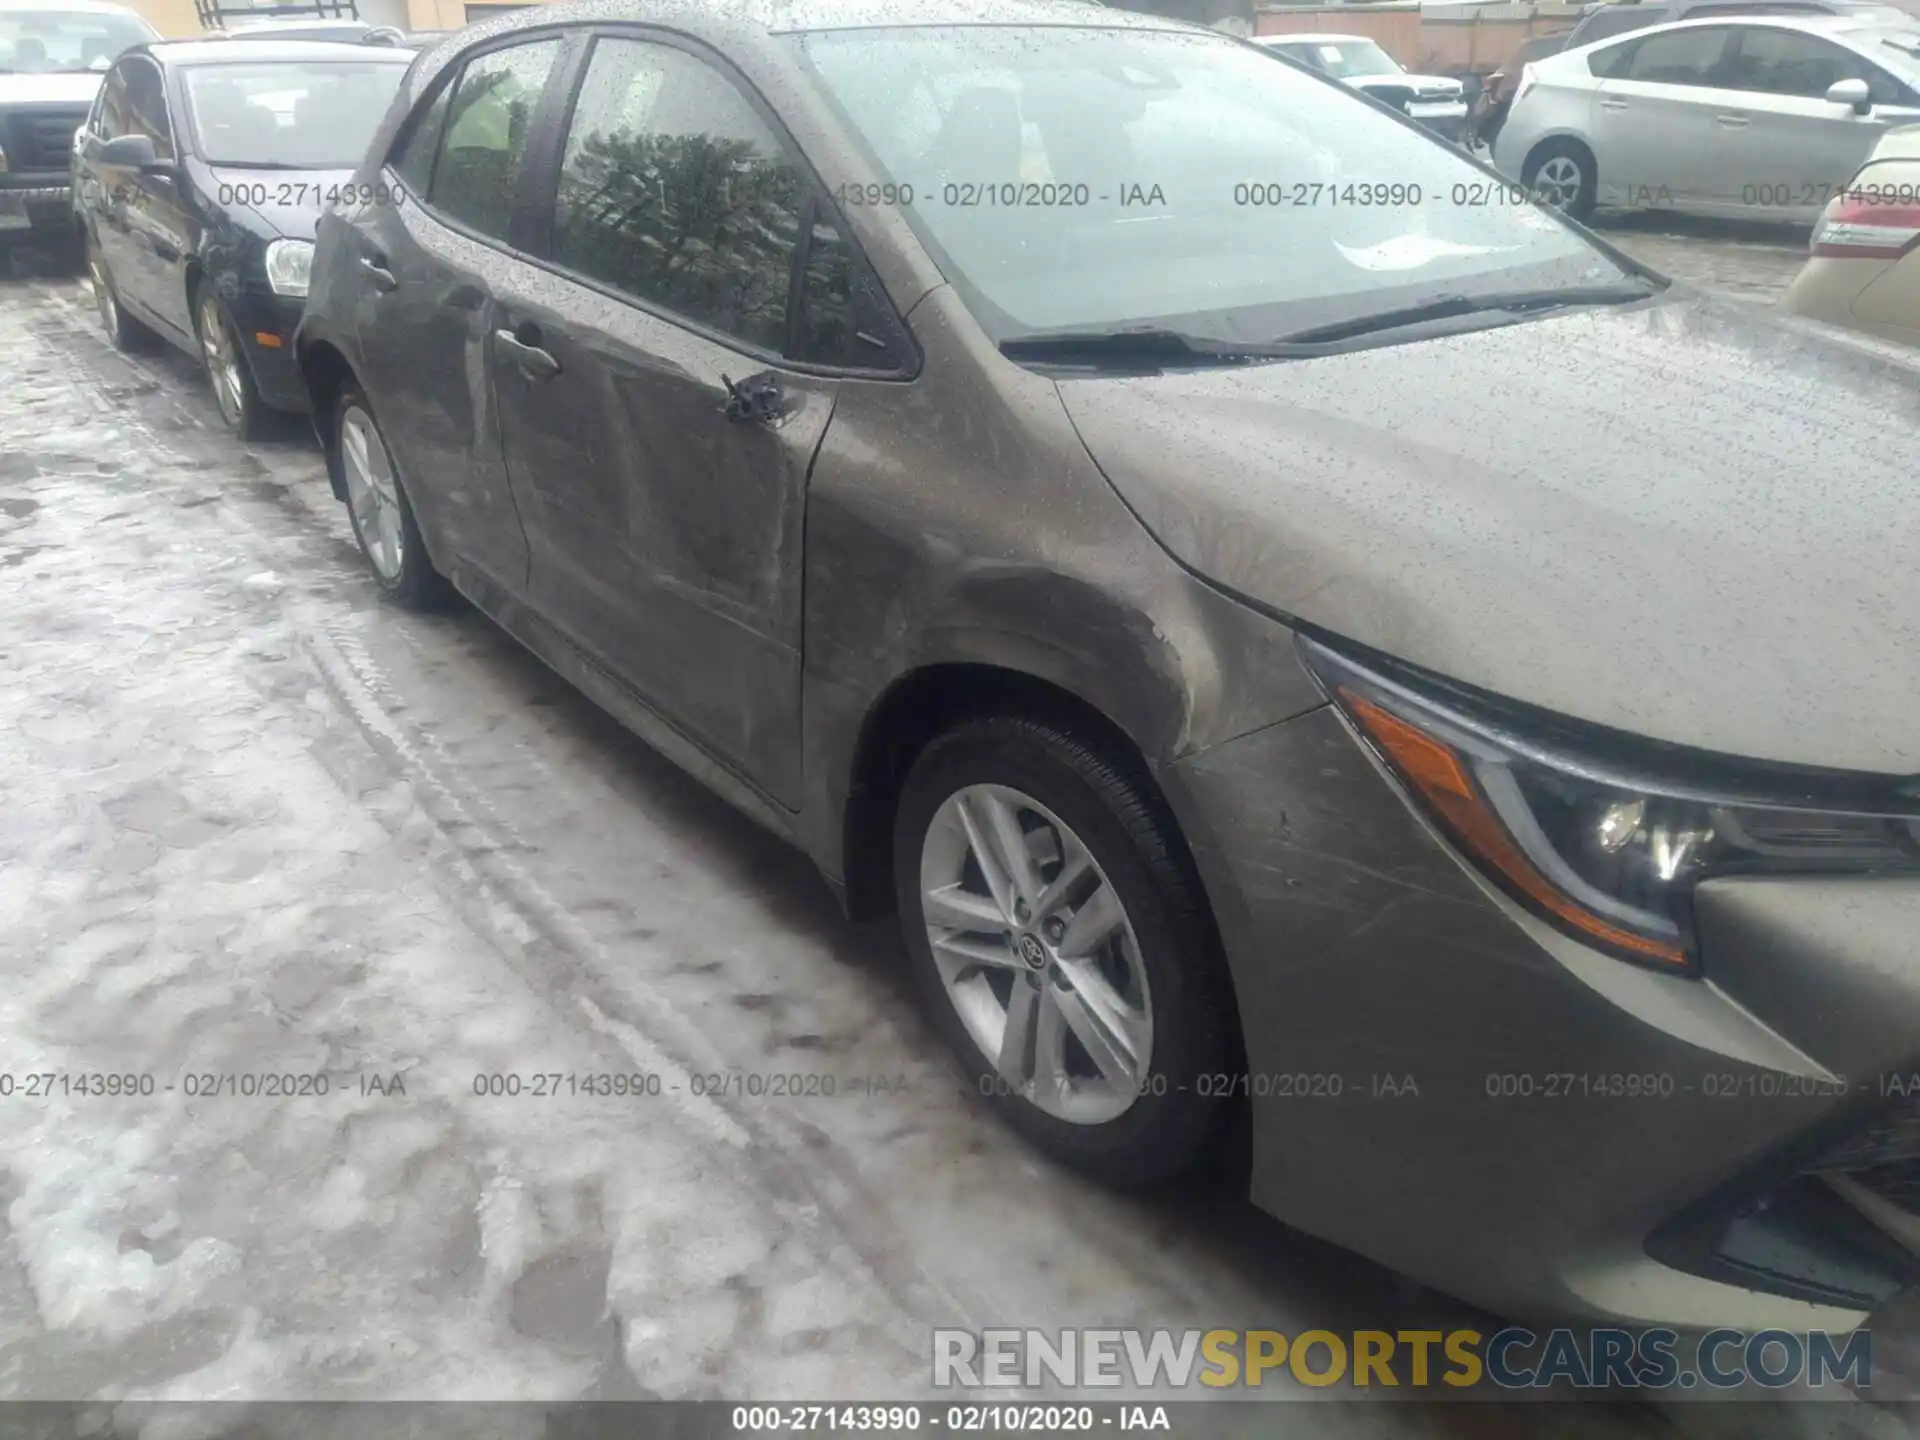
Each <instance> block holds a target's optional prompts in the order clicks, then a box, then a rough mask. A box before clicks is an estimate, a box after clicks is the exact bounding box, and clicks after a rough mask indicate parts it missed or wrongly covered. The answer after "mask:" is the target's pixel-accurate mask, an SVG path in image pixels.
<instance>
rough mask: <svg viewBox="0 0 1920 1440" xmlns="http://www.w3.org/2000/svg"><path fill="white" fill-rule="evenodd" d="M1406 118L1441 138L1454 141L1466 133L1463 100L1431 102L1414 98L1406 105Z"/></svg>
mask: <svg viewBox="0 0 1920 1440" xmlns="http://www.w3.org/2000/svg"><path fill="white" fill-rule="evenodd" d="M1407 118H1408V119H1410V120H1412V121H1414V122H1415V123H1416V124H1419V125H1421V126H1424V127H1425V128H1426V129H1428V130H1431V131H1433V133H1434V134H1436V135H1438V136H1440V137H1441V138H1442V139H1444V140H1452V141H1454V142H1455V143H1458V142H1459V140H1460V138H1461V136H1463V135H1465V134H1466V133H1467V104H1466V101H1464V100H1450V101H1442V102H1431V103H1423V102H1421V101H1418V100H1416V101H1414V102H1413V103H1412V104H1410V105H1409V106H1407Z"/></svg>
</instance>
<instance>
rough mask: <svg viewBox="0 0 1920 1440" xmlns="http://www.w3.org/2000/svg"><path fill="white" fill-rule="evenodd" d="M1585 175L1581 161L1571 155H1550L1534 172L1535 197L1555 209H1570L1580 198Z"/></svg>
mask: <svg viewBox="0 0 1920 1440" xmlns="http://www.w3.org/2000/svg"><path fill="white" fill-rule="evenodd" d="M1584 179H1585V177H1584V176H1583V175H1582V174H1581V171H1580V162H1579V161H1578V160H1576V159H1574V158H1573V157H1572V156H1571V155H1550V156H1548V157H1547V163H1546V164H1544V165H1542V166H1541V167H1540V168H1539V169H1538V170H1536V171H1534V174H1533V198H1534V199H1535V200H1538V201H1539V202H1540V203H1541V204H1542V205H1551V206H1552V207H1553V208H1554V209H1555V210H1566V209H1569V208H1570V207H1571V206H1572V205H1573V203H1574V202H1575V201H1576V200H1578V199H1579V198H1580V186H1581V183H1582V182H1583V180H1584Z"/></svg>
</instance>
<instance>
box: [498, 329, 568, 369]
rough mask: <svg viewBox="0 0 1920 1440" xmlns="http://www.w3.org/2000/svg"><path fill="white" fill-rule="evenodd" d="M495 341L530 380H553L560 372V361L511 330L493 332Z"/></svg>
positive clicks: (501, 351)
mask: <svg viewBox="0 0 1920 1440" xmlns="http://www.w3.org/2000/svg"><path fill="white" fill-rule="evenodd" d="M493 343H494V344H495V345H498V346H499V347H500V353H501V354H502V355H504V356H506V357H507V358H508V359H509V360H511V361H513V363H514V364H516V365H518V366H519V367H520V369H521V372H522V373H523V374H524V375H526V377H527V378H528V379H529V380H551V379H553V377H554V376H556V375H558V374H559V373H560V362H559V361H558V360H556V359H554V358H553V356H552V355H551V354H549V353H548V352H547V351H545V350H542V349H541V348H540V347H539V346H538V345H530V344H528V343H527V342H526V341H525V340H522V339H521V338H520V337H519V336H518V335H516V334H514V333H513V331H511V330H496V331H494V332H493Z"/></svg>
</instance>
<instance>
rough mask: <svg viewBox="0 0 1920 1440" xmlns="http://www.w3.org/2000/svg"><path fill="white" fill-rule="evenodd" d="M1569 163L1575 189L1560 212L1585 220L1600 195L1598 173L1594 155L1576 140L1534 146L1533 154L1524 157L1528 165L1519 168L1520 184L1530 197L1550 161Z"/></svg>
mask: <svg viewBox="0 0 1920 1440" xmlns="http://www.w3.org/2000/svg"><path fill="white" fill-rule="evenodd" d="M1556 160H1557V161H1563V162H1569V163H1571V164H1572V165H1574V166H1575V167H1576V168H1577V169H1578V171H1579V184H1578V185H1577V187H1575V191H1574V195H1573V198H1572V199H1571V200H1570V201H1568V202H1567V203H1565V204H1563V205H1561V206H1560V207H1559V208H1560V210H1561V213H1563V214H1565V215H1566V216H1568V217H1569V218H1570V219H1574V220H1585V219H1586V218H1587V217H1588V216H1589V215H1591V214H1592V213H1593V205H1594V201H1595V199H1596V198H1597V197H1598V195H1599V193H1600V170H1599V166H1598V165H1597V164H1596V163H1595V162H1594V158H1593V152H1592V151H1591V150H1589V149H1587V147H1586V146H1584V145H1582V144H1581V143H1580V142H1579V141H1578V140H1568V139H1565V138H1561V139H1557V140H1547V141H1543V142H1542V143H1540V144H1539V145H1536V146H1534V147H1533V153H1532V154H1530V155H1528V156H1527V162H1526V164H1525V165H1524V166H1522V167H1521V171H1520V183H1521V184H1522V185H1524V186H1526V188H1527V193H1528V194H1532V193H1533V188H1534V183H1535V181H1537V180H1538V179H1539V178H1540V172H1541V171H1542V170H1544V169H1545V168H1546V167H1547V164H1548V162H1550V161H1556Z"/></svg>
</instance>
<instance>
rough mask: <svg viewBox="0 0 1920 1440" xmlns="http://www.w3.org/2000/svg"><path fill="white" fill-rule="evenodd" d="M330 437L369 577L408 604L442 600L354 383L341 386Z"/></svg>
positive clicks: (443, 587)
mask: <svg viewBox="0 0 1920 1440" xmlns="http://www.w3.org/2000/svg"><path fill="white" fill-rule="evenodd" d="M332 439H333V446H332V450H333V453H332V455H331V456H330V457H329V458H330V459H331V461H332V463H333V464H335V465H338V466H339V467H340V479H341V482H342V487H343V488H344V490H345V491H346V496H347V517H348V519H349V521H350V522H351V523H352V525H353V537H354V539H356V540H358V541H359V542H360V551H361V553H362V554H364V555H365V556H366V557H367V564H368V565H370V566H372V567H373V578H374V579H375V580H377V581H379V582H380V588H381V589H382V590H384V591H386V593H387V594H389V595H391V596H392V597H393V598H394V599H396V600H398V601H399V602H400V603H401V604H402V605H405V606H407V607H408V608H409V609H413V610H430V609H433V608H434V607H435V606H437V605H439V604H440V603H441V602H442V601H443V600H445V598H446V594H447V582H446V580H445V579H444V578H442V576H441V574H440V572H439V571H437V570H435V569H434V568H433V561H432V560H430V559H428V558H427V547H426V545H425V543H424V542H423V541H422V540H421V538H420V525H419V522H418V521H416V520H415V519H414V514H413V505H412V504H411V503H410V502H409V501H408V499H407V491H406V487H405V486H404V485H403V484H402V483H401V481H400V473H399V471H398V469H397V468H396V467H395V466H394V463H393V454H392V452H391V451H390V450H388V448H387V442H386V437H385V436H383V435H382V434H381V433H380V426H379V425H378V424H377V423H376V422H375V420H374V418H373V409H372V407H371V406H369V405H368V404H367V397H366V395H365V394H364V393H362V392H361V390H360V389H359V387H358V386H356V385H351V384H349V385H347V386H346V387H345V388H344V389H342V391H341V393H340V398H339V400H338V402H337V403H336V404H335V406H334V411H333V436H332Z"/></svg>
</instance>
